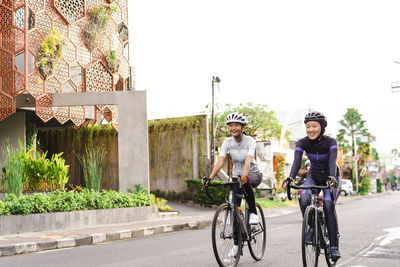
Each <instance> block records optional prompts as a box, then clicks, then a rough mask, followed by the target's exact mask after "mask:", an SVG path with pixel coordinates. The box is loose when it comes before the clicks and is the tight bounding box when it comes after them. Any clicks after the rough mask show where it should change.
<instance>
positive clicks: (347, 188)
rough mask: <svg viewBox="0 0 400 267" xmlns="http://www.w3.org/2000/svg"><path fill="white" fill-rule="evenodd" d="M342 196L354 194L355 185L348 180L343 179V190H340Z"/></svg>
mask: <svg viewBox="0 0 400 267" xmlns="http://www.w3.org/2000/svg"><path fill="white" fill-rule="evenodd" d="M340 194H341V195H342V196H347V195H348V194H353V183H352V182H351V181H350V180H348V179H342V190H340Z"/></svg>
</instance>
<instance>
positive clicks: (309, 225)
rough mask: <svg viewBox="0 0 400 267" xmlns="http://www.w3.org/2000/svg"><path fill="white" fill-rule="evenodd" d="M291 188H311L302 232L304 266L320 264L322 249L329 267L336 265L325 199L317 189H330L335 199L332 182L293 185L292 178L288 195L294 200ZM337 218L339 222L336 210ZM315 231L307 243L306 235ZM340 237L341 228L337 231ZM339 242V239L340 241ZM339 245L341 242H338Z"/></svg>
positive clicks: (287, 188) (288, 184)
mask: <svg viewBox="0 0 400 267" xmlns="http://www.w3.org/2000/svg"><path fill="white" fill-rule="evenodd" d="M290 188H293V189H301V190H308V189H310V190H311V192H312V193H311V203H310V205H309V206H308V207H307V208H306V210H305V212H304V217H303V225H302V234H301V248H302V250H301V251H302V259H303V266H304V267H309V266H314V267H316V266H318V257H319V255H320V254H321V251H322V250H323V251H324V254H325V260H326V263H327V264H328V266H329V267H334V266H335V265H336V261H333V260H332V259H331V257H330V241H329V235H328V227H327V224H326V221H325V213H324V210H323V204H322V203H323V199H322V198H320V197H318V195H317V192H316V191H317V190H324V189H330V194H331V199H333V193H332V189H331V184H330V182H329V183H328V185H326V186H316V185H310V186H297V185H291V184H290V180H287V186H286V190H287V197H288V199H289V200H292V196H291V194H290ZM335 219H336V225H338V224H337V217H336V211H335ZM315 226H317V227H315ZM310 229H311V230H312V231H314V237H313V241H312V244H307V242H306V235H307V232H308V231H309V230H310ZM337 233H338V237H339V229H338V231H337ZM338 242H339V241H338ZM338 245H339V244H338Z"/></svg>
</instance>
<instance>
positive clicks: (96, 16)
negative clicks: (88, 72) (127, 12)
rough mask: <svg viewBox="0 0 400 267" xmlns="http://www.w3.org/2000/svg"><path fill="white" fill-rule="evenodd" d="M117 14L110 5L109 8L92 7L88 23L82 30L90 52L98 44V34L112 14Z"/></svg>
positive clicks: (115, 9)
mask: <svg viewBox="0 0 400 267" xmlns="http://www.w3.org/2000/svg"><path fill="white" fill-rule="evenodd" d="M116 12H117V8H116V7H115V6H113V5H110V7H109V8H105V7H94V8H93V9H92V10H91V11H90V12H89V15H90V20H89V23H88V24H86V27H85V30H84V35H83V36H84V37H83V38H84V41H85V44H86V45H87V47H88V48H89V50H90V51H92V50H93V49H94V48H95V47H96V46H97V44H98V42H99V37H100V33H101V32H102V31H103V30H104V28H105V27H106V25H107V23H108V21H109V19H110V18H111V16H112V15H113V13H116Z"/></svg>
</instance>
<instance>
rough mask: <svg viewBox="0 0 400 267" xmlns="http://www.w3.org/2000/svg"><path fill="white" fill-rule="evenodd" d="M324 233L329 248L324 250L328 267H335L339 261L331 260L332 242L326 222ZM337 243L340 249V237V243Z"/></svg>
mask: <svg viewBox="0 0 400 267" xmlns="http://www.w3.org/2000/svg"><path fill="white" fill-rule="evenodd" d="M334 212H335V219H336V225H337V230H338V231H337V233H338V235H339V224H338V221H337V216H336V210H335V211H334ZM324 233H326V235H324V239H325V242H326V244H327V246H326V247H325V249H324V252H325V260H326V264H327V265H328V267H335V266H336V263H337V261H333V260H332V259H331V251H330V241H329V235H328V229H327V225H326V222H325V225H324ZM337 242H338V247H339V236H338V241H337Z"/></svg>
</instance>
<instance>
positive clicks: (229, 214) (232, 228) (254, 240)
mask: <svg viewBox="0 0 400 267" xmlns="http://www.w3.org/2000/svg"><path fill="white" fill-rule="evenodd" d="M235 184H239V187H240V188H242V187H241V186H242V184H241V179H240V178H239V179H238V178H233V179H232V182H226V183H210V184H209V185H208V186H230V190H229V196H228V199H227V200H226V203H223V204H221V205H220V206H219V207H218V209H217V210H216V212H215V215H214V219H213V223H212V244H213V251H214V255H215V259H216V260H217V262H218V264H219V265H220V266H236V265H237V264H238V263H239V259H240V256H241V255H243V246H245V242H247V245H248V247H249V251H250V254H251V256H252V257H253V259H254V260H256V261H260V260H261V259H262V257H263V255H264V252H265V246H266V237H267V233H266V228H265V225H266V224H265V217H264V212H263V210H262V207H261V206H260V204H259V203H257V202H256V209H257V214H258V219H259V223H258V224H257V225H250V224H249V215H250V213H249V211H248V205H247V202H246V203H245V214H244V216H243V218H242V217H241V215H240V211H239V208H240V207H238V206H237V204H236V202H235V201H234V196H237V197H240V198H244V195H243V194H235V193H234V192H233V189H232V188H233V185H235ZM206 193H207V195H208V196H209V197H210V198H211V199H212V197H211V196H210V194H209V192H208V188H207V187H206ZM235 243H237V244H238V246H239V249H238V252H237V254H236V255H235V256H234V257H229V256H228V254H229V251H230V250H231V249H232V248H233V245H234V244H235Z"/></svg>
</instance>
